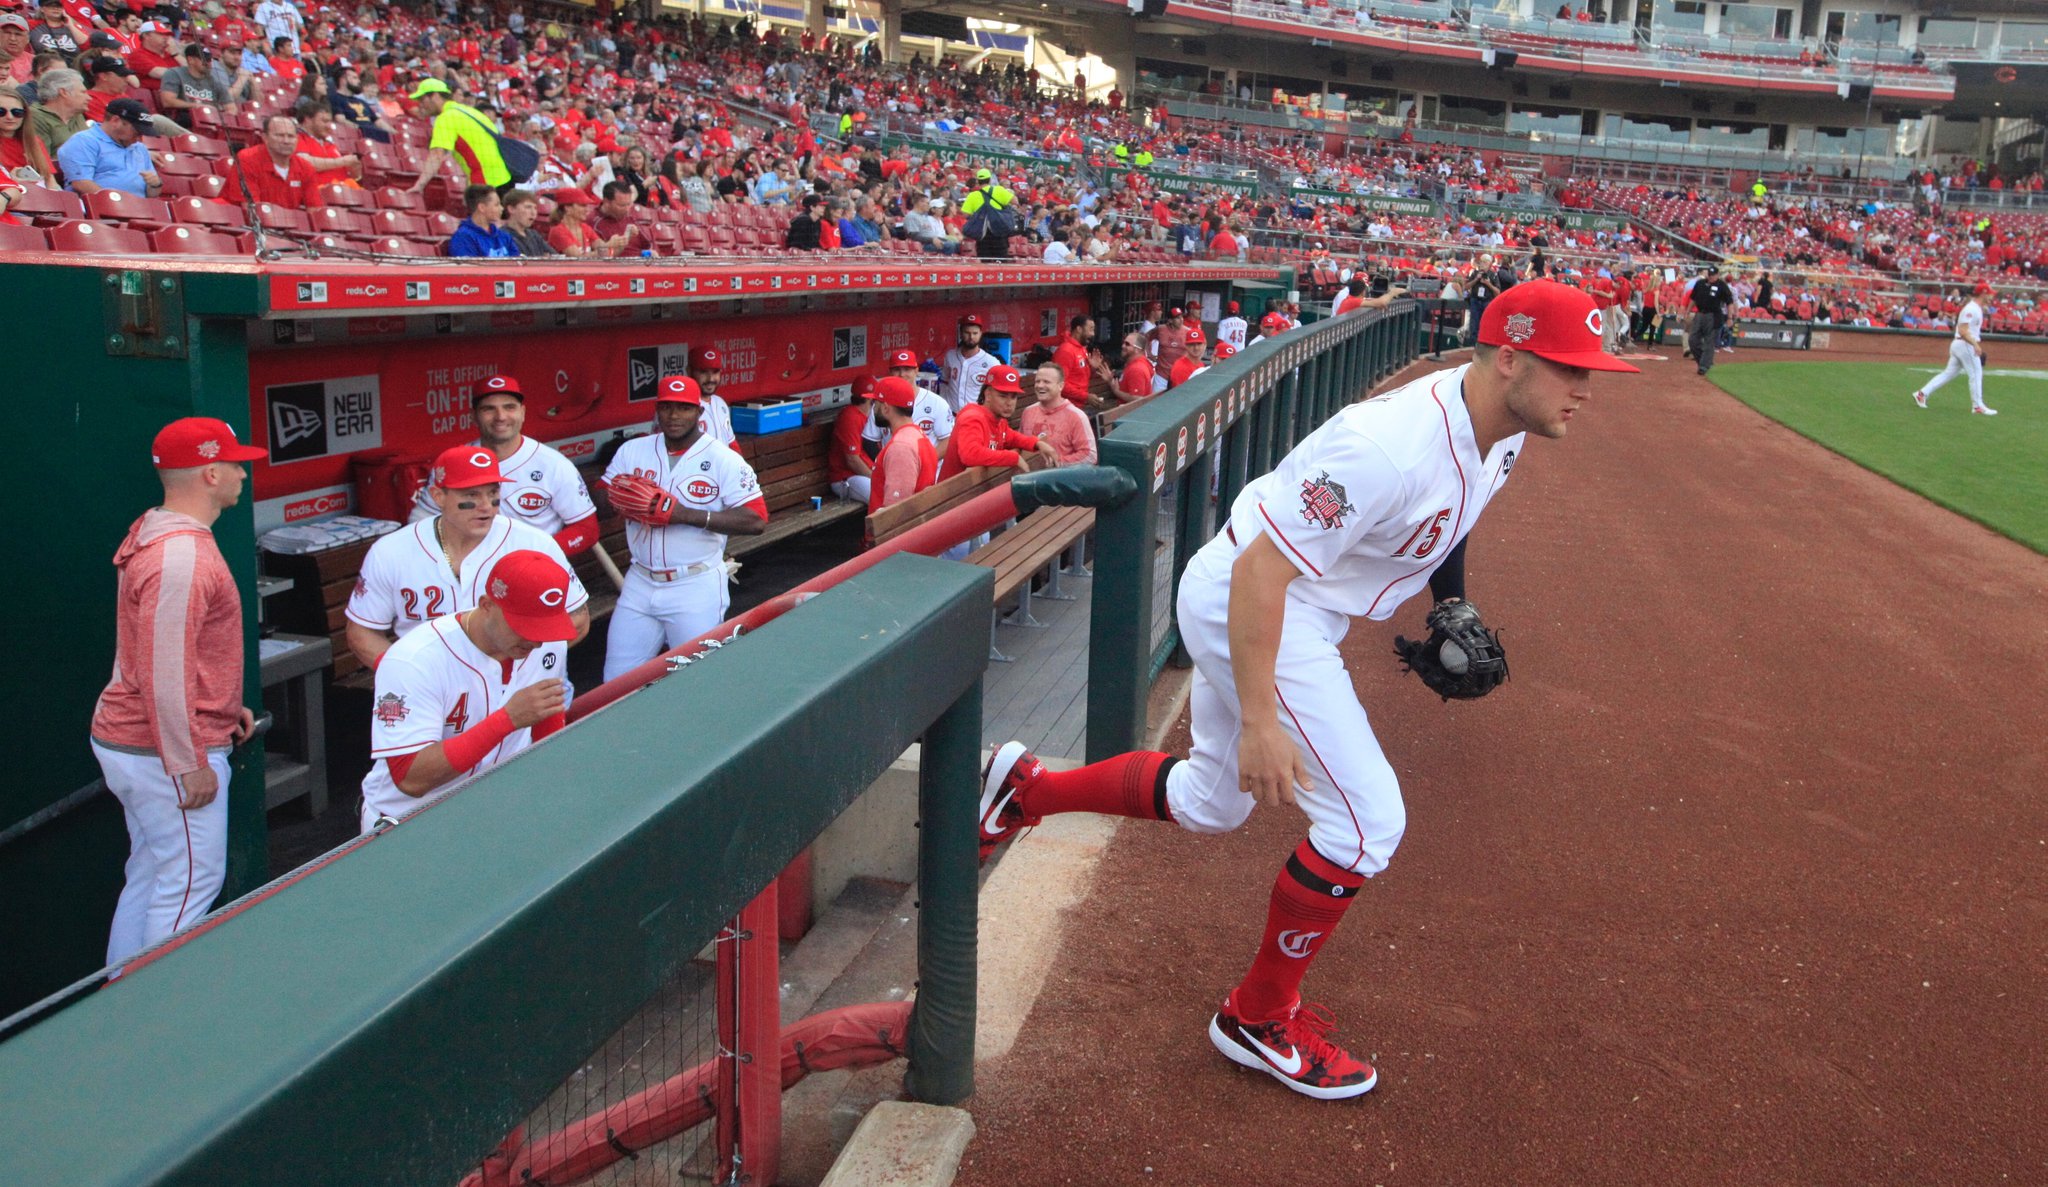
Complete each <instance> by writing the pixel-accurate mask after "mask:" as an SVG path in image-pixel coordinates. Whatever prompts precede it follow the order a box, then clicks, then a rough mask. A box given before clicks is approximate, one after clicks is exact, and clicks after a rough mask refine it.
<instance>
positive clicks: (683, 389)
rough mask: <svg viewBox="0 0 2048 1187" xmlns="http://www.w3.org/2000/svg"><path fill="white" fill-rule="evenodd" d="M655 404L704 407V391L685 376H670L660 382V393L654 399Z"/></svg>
mask: <svg viewBox="0 0 2048 1187" xmlns="http://www.w3.org/2000/svg"><path fill="white" fill-rule="evenodd" d="M654 402H655V403H657V404H695V405H696V406H697V407H699V408H702V407H703V406H704V389H703V388H701V387H698V386H697V381H696V380H694V379H692V378H690V377H689V376H687V375H671V376H669V377H668V378H666V379H664V380H662V381H661V391H660V393H659V394H657V395H656V396H655V397H654Z"/></svg>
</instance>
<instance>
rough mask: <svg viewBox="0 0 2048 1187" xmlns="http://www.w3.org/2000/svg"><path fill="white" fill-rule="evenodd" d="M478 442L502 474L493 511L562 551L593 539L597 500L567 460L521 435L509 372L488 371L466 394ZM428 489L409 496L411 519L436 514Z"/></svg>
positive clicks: (522, 420) (522, 402) (519, 394)
mask: <svg viewBox="0 0 2048 1187" xmlns="http://www.w3.org/2000/svg"><path fill="white" fill-rule="evenodd" d="M469 412H470V416H471V417H472V418H474V419H475V421H476V432H477V440H476V443H477V444H478V445H481V446H483V447H484V448H486V449H488V450H490V451H491V452H492V453H494V454H496V455H497V456H498V470H499V472H500V473H502V474H503V475H504V476H505V485H504V486H503V487H502V488H501V489H500V490H499V492H498V493H499V498H500V502H499V505H498V513H499V514H500V515H503V516H505V517H506V518H508V519H514V520H517V521H519V522H520V523H523V524H526V525H527V526H528V527H533V528H538V529H540V530H541V531H543V532H546V533H547V534H548V535H550V536H553V537H554V538H555V543H556V544H558V545H560V546H561V549H562V555H564V556H575V555H576V554H577V553H579V552H582V551H583V550H584V549H586V548H588V547H590V546H591V545H592V544H595V543H597V504H595V503H593V502H591V501H590V491H589V490H588V489H586V488H585V487H584V485H583V475H581V474H578V473H577V472H576V467H575V465H574V464H572V463H571V462H570V461H569V459H568V458H565V457H563V456H562V455H561V453H560V452H558V451H557V450H555V449H553V448H550V447H549V446H546V445H542V444H541V443H540V442H538V441H535V440H534V439H533V438H531V437H528V436H526V435H525V428H526V393H525V392H524V391H522V390H520V387H519V381H518V380H516V379H514V378H512V377H511V376H510V375H493V376H491V377H490V378H489V379H486V380H484V382H483V384H482V386H480V387H478V388H477V390H476V395H475V396H473V397H471V400H470V406H469ZM440 513H441V509H440V507H438V506H437V505H435V503H434V497H433V495H431V494H429V493H428V488H427V487H424V486H423V487H421V488H420V493H419V494H417V495H415V496H413V507H412V521H413V522H414V523H418V522H419V521H420V520H422V519H426V518H428V517H429V516H434V515H439V514H440Z"/></svg>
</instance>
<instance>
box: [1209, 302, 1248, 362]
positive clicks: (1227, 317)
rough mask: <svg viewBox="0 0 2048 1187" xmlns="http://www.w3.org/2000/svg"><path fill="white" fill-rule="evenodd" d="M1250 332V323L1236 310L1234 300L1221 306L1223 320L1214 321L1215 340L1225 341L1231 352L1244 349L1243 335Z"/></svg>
mask: <svg viewBox="0 0 2048 1187" xmlns="http://www.w3.org/2000/svg"><path fill="white" fill-rule="evenodd" d="M1250 332H1251V325H1250V324H1249V323H1247V322H1246V321H1245V320H1244V317H1243V316H1242V315H1241V314H1240V313H1239V312H1238V304H1237V302H1235V301H1231V302H1228V303H1226V304H1225V305H1224V306H1223V320H1222V321H1219V322H1217V323H1216V341H1218V342H1227V343H1229V344H1230V349H1231V350H1232V351H1233V352H1236V351H1240V350H1243V349H1244V344H1245V335H1246V334H1248V333H1250Z"/></svg>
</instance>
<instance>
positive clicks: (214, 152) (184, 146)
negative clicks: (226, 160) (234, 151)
mask: <svg viewBox="0 0 2048 1187" xmlns="http://www.w3.org/2000/svg"><path fill="white" fill-rule="evenodd" d="M171 151H172V152H181V153H189V154H191V155H192V156H195V157H208V158H211V157H224V156H226V155H228V142H227V141H225V140H215V139H214V138H213V137H211V136H201V135H200V134H198V133H197V132H187V133H185V134H184V135H183V136H174V137H172V138H171Z"/></svg>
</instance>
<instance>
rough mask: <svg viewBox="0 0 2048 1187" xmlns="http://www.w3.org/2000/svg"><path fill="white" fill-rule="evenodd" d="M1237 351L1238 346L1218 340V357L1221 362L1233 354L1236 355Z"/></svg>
mask: <svg viewBox="0 0 2048 1187" xmlns="http://www.w3.org/2000/svg"><path fill="white" fill-rule="evenodd" d="M1236 353H1237V347H1235V346H1232V345H1231V344H1230V343H1228V342H1218V343H1217V344H1216V358H1217V360H1218V361H1219V362H1220V361H1222V360H1223V359H1227V358H1229V357H1230V356H1231V355H1234V354H1236Z"/></svg>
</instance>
